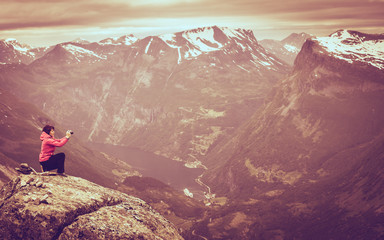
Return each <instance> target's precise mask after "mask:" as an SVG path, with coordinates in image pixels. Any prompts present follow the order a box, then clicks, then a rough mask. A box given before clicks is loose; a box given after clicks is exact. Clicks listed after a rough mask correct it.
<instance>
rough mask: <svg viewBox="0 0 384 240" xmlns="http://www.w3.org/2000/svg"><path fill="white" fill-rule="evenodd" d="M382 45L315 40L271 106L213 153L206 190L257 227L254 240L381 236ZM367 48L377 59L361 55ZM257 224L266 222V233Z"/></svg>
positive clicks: (341, 37) (350, 36) (355, 36)
mask: <svg viewBox="0 0 384 240" xmlns="http://www.w3.org/2000/svg"><path fill="white" fill-rule="evenodd" d="M383 39H384V37H383V36H382V35H364V34H361V33H358V32H352V31H339V32H336V33H335V34H333V35H331V36H330V37H327V38H318V39H313V40H308V41H307V42H306V43H305V44H304V46H303V48H302V50H301V52H300V53H299V55H298V57H297V59H296V61H295V66H294V70H293V72H292V73H291V74H290V76H289V77H287V78H286V79H285V80H284V81H283V82H282V85H281V86H278V87H277V88H276V89H275V91H274V93H273V94H272V95H271V97H270V99H269V100H270V101H267V102H266V104H265V105H264V106H263V107H262V108H261V109H259V110H258V112H257V113H256V114H255V115H254V116H253V117H252V118H251V119H250V120H249V121H248V122H247V123H246V124H244V125H243V126H242V127H240V128H239V130H238V131H237V133H236V134H235V137H234V138H233V139H232V140H230V141H229V142H227V143H226V144H222V145H218V146H216V148H215V149H213V150H212V152H211V153H212V155H209V156H208V158H207V161H206V166H207V167H208V171H207V172H206V173H205V174H204V177H203V181H205V182H206V183H207V184H208V185H209V186H211V187H212V190H213V192H214V193H217V194H218V195H219V196H220V195H221V196H222V195H224V196H226V197H228V198H229V199H231V200H232V201H233V204H234V205H237V207H235V208H236V210H229V209H228V212H229V213H231V214H233V216H236V214H237V215H238V216H240V215H239V214H244V216H243V220H242V223H243V224H245V225H246V226H247V224H250V223H251V222H253V224H254V227H255V228H254V230H252V231H251V230H250V231H249V232H248V234H249V235H248V236H250V235H253V234H255V235H254V236H259V237H260V236H264V235H263V234H272V235H271V236H283V237H284V238H285V237H287V238H291V237H292V238H294V237H298V238H302V239H330V238H334V239H341V238H344V239H345V238H347V239H372V238H380V236H381V237H382V236H383V231H382V229H383V228H382V227H383V226H382V223H378V219H380V218H382V217H383V208H384V205H383V204H384V202H383V197H384V196H383V194H382V192H381V191H379V189H382V188H383V187H384V175H383V174H382V173H381V172H380V171H379V169H382V167H383V164H384V158H383V157H384V148H383V146H384V109H383V108H382V102H383V99H384V72H383V69H384V65H383V61H382V59H383V58H382V53H380V48H381V46H382V44H383ZM331 43H332V44H331ZM374 44H377V45H376V48H372V45H374ZM369 48H371V49H377V51H370V52H369V54H365V55H364V51H365V50H366V49H369ZM330 49H332V51H330ZM356 49H358V50H356ZM380 54H381V55H380ZM356 56H358V57H356ZM249 206H253V207H254V209H260V208H263V209H269V210H270V211H271V212H265V210H257V211H255V210H246V209H249ZM273 209H276V211H275V212H274V211H273ZM277 209H279V210H277ZM249 211H250V212H249ZM255 214H260V215H263V214H265V217H262V220H260V221H261V223H260V222H259V223H257V221H259V220H257V219H256V218H255V217H254V216H255ZM229 215H230V214H226V216H227V217H228V216H229ZM223 218H224V217H223V216H222V215H221V214H218V216H217V218H216V221H217V224H216V225H215V224H212V225H215V227H214V226H212V225H211V226H212V227H211V230H212V231H211V233H213V235H212V236H218V235H215V231H217V228H218V229H221V227H220V226H219V223H220V222H222V221H224V220H223ZM233 219H235V218H233ZM233 219H232V220H233ZM227 221H228V220H227ZM254 221H256V222H254ZM302 221H303V222H305V224H301V223H300V222H302ZM214 222H215V221H214ZM287 222H290V223H291V224H292V225H289V224H287ZM260 224H261V225H260ZM263 225H264V226H263ZM288 225H289V228H287V226H288ZM216 227H217V228H216ZM268 228H272V229H275V230H274V231H272V232H268V231H269V230H267V229H268ZM239 229H241V230H239ZM255 229H258V230H255ZM332 229H333V230H332ZM237 230H239V231H240V232H242V233H243V234H245V235H246V232H247V230H246V227H244V226H243V228H241V227H239V228H237ZM260 234H261V235H260ZM268 236H269V235H268ZM265 238H266V237H265Z"/></svg>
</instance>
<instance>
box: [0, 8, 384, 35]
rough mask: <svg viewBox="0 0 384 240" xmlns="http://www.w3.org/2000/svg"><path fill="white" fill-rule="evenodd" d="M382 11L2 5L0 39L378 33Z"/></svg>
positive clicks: (372, 9)
mask: <svg viewBox="0 0 384 240" xmlns="http://www.w3.org/2000/svg"><path fill="white" fill-rule="evenodd" d="M383 9H384V0H306V1H303V0H236V1H233V0H162V1H159V0H109V1H105V0H2V1H1V2H0V16H1V18H0V33H1V32H4V31H7V32H9V31H12V30H14V31H25V30H31V29H33V30H36V31H37V30H39V31H40V30H42V29H48V30H50V31H55V30H58V29H66V30H68V31H71V29H74V30H75V29H76V30H78V29H85V28H88V29H115V28H127V27H135V28H139V27H140V28H150V27H154V28H156V29H160V28H163V29H169V28H170V27H173V28H178V29H179V28H181V26H184V27H186V26H195V25H197V24H200V25H221V26H233V25H236V24H237V25H238V26H239V27H240V26H249V27H250V28H258V29H267V28H270V29H282V28H287V29H294V28H295V29H300V28H302V29H310V28H309V26H313V27H319V28H321V29H326V28H328V29H331V28H332V30H329V31H334V30H337V29H339V28H350V29H355V28H357V27H362V28H370V29H379V28H380V27H383V23H384V14H382V10H383ZM334 28H335V29H334ZM313 30H315V29H313ZM84 32H88V31H84Z"/></svg>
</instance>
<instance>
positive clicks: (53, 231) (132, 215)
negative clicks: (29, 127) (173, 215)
mask: <svg viewBox="0 0 384 240" xmlns="http://www.w3.org/2000/svg"><path fill="white" fill-rule="evenodd" d="M80 238H81V239H182V237H181V236H180V234H179V233H178V231H177V229H176V228H175V227H174V226H173V225H172V223H170V222H169V221H168V220H166V219H165V218H164V217H162V216H161V215H160V214H159V213H157V212H156V211H155V210H153V209H152V208H151V207H150V206H149V205H148V204H147V203H145V202H144V201H143V200H141V199H138V198H135V197H132V196H129V195H126V194H123V193H121V192H118V191H115V190H112V189H108V188H105V187H102V186H99V185H97V184H94V183H92V182H89V181H87V180H84V179H82V178H78V177H73V176H41V175H36V174H31V175H21V176H18V177H17V178H15V179H13V180H12V181H10V182H9V183H8V184H6V185H4V186H3V188H2V189H1V190H0V239H41V240H44V239H80Z"/></svg>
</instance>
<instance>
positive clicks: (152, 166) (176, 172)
mask: <svg viewBox="0 0 384 240" xmlns="http://www.w3.org/2000/svg"><path fill="white" fill-rule="evenodd" d="M90 146H91V147H92V148H94V149H95V150H98V151H100V152H104V153H107V154H108V155H110V156H113V157H117V158H119V159H121V160H123V161H125V162H126V163H128V164H130V165H131V166H132V168H133V169H134V170H137V171H139V172H140V173H141V174H142V175H143V177H152V178H155V179H157V180H160V181H162V182H163V183H165V184H168V185H169V186H171V187H173V188H174V189H176V190H179V191H183V190H184V189H185V188H187V189H188V190H189V191H190V192H192V193H193V194H194V198H197V199H202V198H203V197H204V194H203V193H204V191H206V189H205V188H203V187H201V186H200V185H199V184H197V183H196V181H195V179H197V178H198V177H199V176H200V175H201V174H202V173H203V172H204V170H203V169H201V168H187V167H185V166H184V163H183V162H178V161H174V160H171V159H169V158H166V157H163V156H159V155H156V154H154V153H150V152H145V151H142V150H140V149H137V148H132V147H125V146H115V145H110V144H103V143H90Z"/></svg>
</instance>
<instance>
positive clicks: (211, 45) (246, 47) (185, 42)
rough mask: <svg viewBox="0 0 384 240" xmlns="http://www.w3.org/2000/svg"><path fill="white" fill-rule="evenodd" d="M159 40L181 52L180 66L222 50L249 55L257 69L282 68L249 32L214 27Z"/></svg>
mask: <svg viewBox="0 0 384 240" xmlns="http://www.w3.org/2000/svg"><path fill="white" fill-rule="evenodd" d="M159 38H161V39H162V40H163V41H164V42H165V43H166V44H167V45H168V46H169V47H171V48H175V49H177V50H178V54H179V58H178V59H179V63H180V62H181V61H183V60H184V59H186V60H188V59H192V58H196V57H198V56H200V55H201V54H207V53H210V52H215V51H220V50H222V51H223V52H224V54H238V53H244V52H249V53H250V55H249V56H248V60H249V61H251V62H252V63H253V64H254V65H255V66H257V67H260V66H273V65H276V64H277V65H282V64H281V62H280V61H279V60H277V59H274V58H273V57H271V56H268V55H267V54H266V53H265V50H264V49H263V48H262V47H261V46H260V45H259V44H258V42H257V40H256V38H255V36H254V35H253V32H252V31H250V30H245V29H230V28H225V27H217V26H213V27H205V28H198V29H193V30H189V31H183V32H179V33H175V34H165V35H161V36H159ZM148 47H149V46H148ZM239 60H240V59H239ZM235 61H236V59H235Z"/></svg>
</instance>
